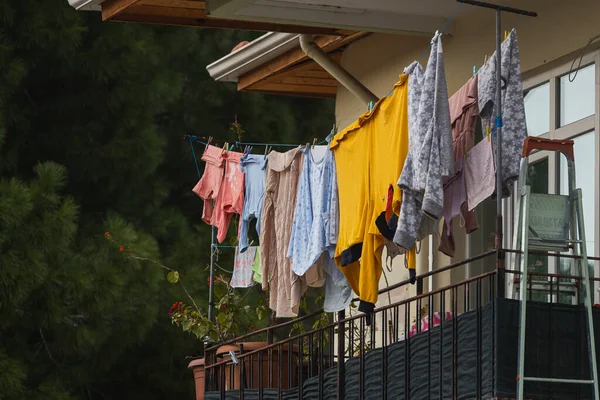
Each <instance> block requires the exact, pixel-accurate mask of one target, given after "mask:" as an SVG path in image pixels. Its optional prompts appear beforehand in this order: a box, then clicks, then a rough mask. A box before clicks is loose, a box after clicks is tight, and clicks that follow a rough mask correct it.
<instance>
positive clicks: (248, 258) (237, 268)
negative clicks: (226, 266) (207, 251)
mask: <svg viewBox="0 0 600 400" xmlns="http://www.w3.org/2000/svg"><path fill="white" fill-rule="evenodd" d="M256 251H257V247H256V246H251V247H248V248H247V249H246V251H245V252H243V253H240V252H239V247H236V248H235V260H234V263H233V275H232V276H231V282H230V285H231V287H233V288H247V287H250V286H252V285H254V281H253V280H252V275H253V271H252V264H254V260H255V259H256Z"/></svg>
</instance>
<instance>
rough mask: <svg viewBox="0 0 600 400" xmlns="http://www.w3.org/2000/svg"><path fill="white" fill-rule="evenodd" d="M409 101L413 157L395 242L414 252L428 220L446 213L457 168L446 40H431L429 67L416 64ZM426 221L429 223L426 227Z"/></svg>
mask: <svg viewBox="0 0 600 400" xmlns="http://www.w3.org/2000/svg"><path fill="white" fill-rule="evenodd" d="M405 72H409V73H410V76H409V81H408V88H409V99H408V138H409V139H408V140H409V145H408V155H407V157H406V162H405V164H404V169H403V170H402V174H401V175H400V179H399V180H398V186H399V187H400V188H401V189H402V190H403V194H402V206H401V209H400V221H399V223H398V228H397V230H396V234H395V236H394V243H396V244H397V245H399V246H401V247H403V248H404V249H406V250H410V249H412V248H413V247H414V244H415V242H416V240H417V239H419V238H420V236H421V235H423V233H424V231H423V229H422V226H423V227H424V226H426V225H432V224H431V223H430V221H423V215H427V216H428V217H430V218H432V219H433V220H438V219H439V218H440V217H441V216H442V212H443V208H444V188H443V183H442V177H443V176H449V175H451V174H452V173H453V169H454V154H453V149H452V125H451V123H450V107H449V104H448V88H447V85H446V74H445V72H444V59H443V50H442V41H441V35H439V34H436V35H435V36H434V37H433V39H432V40H431V53H430V55H429V61H428V62H427V68H426V69H425V72H424V73H423V69H422V68H421V66H420V65H418V63H417V64H416V65H415V63H413V64H411V65H410V66H409V67H408V68H407V71H405ZM423 222H429V223H425V224H423Z"/></svg>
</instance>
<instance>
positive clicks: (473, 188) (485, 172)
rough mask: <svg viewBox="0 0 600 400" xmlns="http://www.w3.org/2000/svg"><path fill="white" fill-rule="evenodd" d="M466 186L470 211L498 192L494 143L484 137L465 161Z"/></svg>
mask: <svg viewBox="0 0 600 400" xmlns="http://www.w3.org/2000/svg"><path fill="white" fill-rule="evenodd" d="M465 185H466V187H467V203H468V204H469V211H470V210H473V209H475V207H477V205H478V204H479V203H481V202H482V201H484V200H485V199H487V198H488V197H490V196H491V195H492V193H494V191H495V190H496V166H495V164H494V148H493V146H492V141H491V140H490V139H487V138H486V137H484V138H483V139H482V140H481V141H480V142H479V143H477V144H476V145H475V147H473V148H472V149H471V150H470V151H469V152H468V153H467V158H466V160H465Z"/></svg>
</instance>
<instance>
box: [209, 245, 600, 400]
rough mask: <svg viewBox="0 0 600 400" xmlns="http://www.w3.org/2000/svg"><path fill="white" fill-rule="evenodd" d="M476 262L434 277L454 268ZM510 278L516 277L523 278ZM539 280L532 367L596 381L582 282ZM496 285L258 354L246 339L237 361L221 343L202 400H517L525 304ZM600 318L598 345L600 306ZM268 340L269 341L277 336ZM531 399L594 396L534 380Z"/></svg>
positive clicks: (429, 299)
mask: <svg viewBox="0 0 600 400" xmlns="http://www.w3.org/2000/svg"><path fill="white" fill-rule="evenodd" d="M485 256H487V255H483V256H479V257H477V258H478V259H481V258H483V257H485ZM473 260H474V259H471V260H465V261H464V262H461V263H457V264H454V265H451V266H448V267H444V268H441V269H440V270H438V271H436V272H433V273H430V274H436V273H440V272H446V271H449V270H450V269H453V270H454V271H455V270H456V268H464V264H466V263H468V262H472V261H473ZM597 261H598V260H597V259H595V260H594V262H596V267H597V266H598V265H597V264H598V263H597ZM506 273H507V275H508V277H509V278H510V279H516V276H517V275H518V273H516V272H515V271H510V270H506ZM538 275H540V274H538ZM539 279H547V282H549V283H550V290H549V293H548V294H547V295H546V296H545V297H544V298H547V299H548V302H536V301H531V303H530V305H529V306H528V309H529V310H528V312H527V332H528V334H527V338H526V347H525V351H526V355H525V371H526V373H527V375H528V376H549V377H567V378H572V379H589V378H590V377H589V367H588V365H587V360H588V357H587V351H588V349H587V341H586V337H585V334H586V329H585V320H584V318H583V309H582V307H581V306H577V305H574V304H578V301H579V299H580V293H579V287H580V286H581V285H580V284H579V281H580V280H581V279H583V278H582V277H579V276H571V277H566V276H563V275H557V274H545V276H544V277H541V278H539ZM567 279H568V280H569V281H573V282H574V284H573V285H571V286H572V288H575V293H573V294H572V296H571V297H569V298H568V299H567V300H568V301H566V300H565V299H566V297H565V296H563V295H562V294H559V293H558V288H559V285H560V287H563V286H564V283H565V281H566V280H567ZM592 279H593V280H594V281H598V280H600V278H592ZM502 280H503V279H502ZM402 284H404V283H401V284H398V285H396V288H399V287H400V286H401V285H402ZM498 285H499V279H498V270H492V271H490V272H486V273H483V274H482V275H479V276H476V277H473V278H470V279H468V280H465V281H462V282H459V283H455V284H452V285H450V286H447V287H444V288H441V289H438V290H434V291H432V292H429V293H425V294H421V295H418V296H416V297H413V298H410V299H407V300H403V301H400V302H398V303H394V304H391V305H388V306H383V307H380V308H378V309H376V310H375V312H374V313H373V314H370V315H368V316H367V315H365V314H359V315H355V316H350V317H348V318H343V319H339V320H338V321H336V322H334V323H332V324H331V325H328V326H326V327H323V328H320V329H316V330H313V331H310V332H307V333H302V334H299V335H296V336H292V337H290V338H287V339H284V340H281V341H277V342H275V343H273V344H270V345H266V344H264V343H263V344H262V345H261V347H258V348H256V349H252V347H251V346H249V344H250V343H245V344H244V345H243V346H239V347H240V348H239V350H240V351H239V352H238V353H237V364H233V363H232V360H231V359H230V358H228V357H227V356H226V354H224V353H223V352H222V351H221V353H220V354H221V355H219V351H218V350H217V347H218V346H215V347H212V348H209V349H207V351H206V370H205V372H206V392H205V399H207V400H217V399H223V400H224V399H246V400H247V399H257V400H261V399H265V400H266V399H303V400H304V399H311V400H312V399H315V400H316V399H319V400H321V399H327V400H332V399H357V400H358V399H360V400H362V399H394V400H395V399H400V400H402V399H404V400H408V399H411V400H412V399H418V400H421V399H443V400H446V399H459V400H466V399H490V398H514V396H515V393H516V373H517V336H518V321H519V319H518V315H519V302H518V301H516V300H510V299H505V298H501V297H498V296H497V293H498V291H497V290H498ZM531 286H532V285H531V283H528V285H527V287H528V289H527V290H528V295H529V296H531V293H529V292H530V291H531V290H530V289H531ZM532 300H534V299H532ZM556 302H560V303H564V302H566V303H567V304H556ZM308 317H311V316H306V317H302V318H308ZM342 317H343V314H342ZM302 318H301V319H302ZM594 321H595V326H596V329H595V332H596V343H597V344H598V343H600V308H598V309H595V310H594ZM368 322H370V325H369V324H368ZM284 325H286V324H281V325H279V326H280V327H281V326H284ZM275 328H276V327H274V328H269V330H271V329H275ZM267 334H268V335H270V337H271V338H272V335H273V333H272V331H269V332H267ZM248 338H249V336H248V337H244V338H239V339H237V340H239V341H240V342H244V341H246V340H248ZM240 339H242V340H240ZM232 343H233V342H232ZM232 343H229V344H232ZM236 343H237V342H236ZM271 343H272V342H271ZM234 348H235V346H234ZM598 350H599V349H597V351H598ZM525 398H527V399H532V400H537V399H539V400H541V399H549V398H552V399H553V400H578V399H591V393H590V392H589V388H586V387H582V386H580V385H565V384H562V385H559V384H549V383H542V384H540V383H528V384H527V385H525Z"/></svg>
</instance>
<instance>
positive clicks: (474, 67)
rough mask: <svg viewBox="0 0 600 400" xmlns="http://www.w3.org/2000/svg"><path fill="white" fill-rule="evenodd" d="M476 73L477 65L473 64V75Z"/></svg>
mask: <svg viewBox="0 0 600 400" xmlns="http://www.w3.org/2000/svg"><path fill="white" fill-rule="evenodd" d="M475 75H477V66H475V65H473V76H475Z"/></svg>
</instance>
